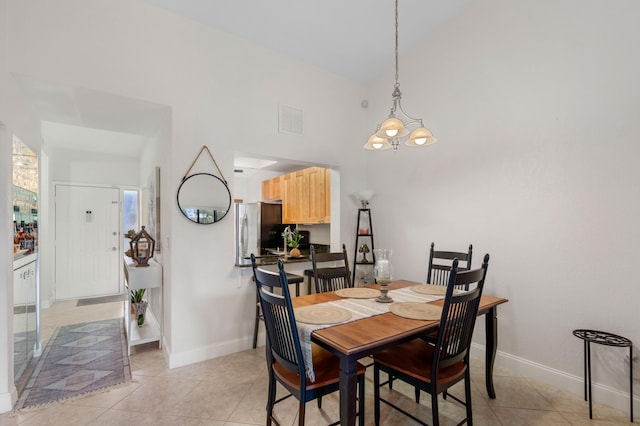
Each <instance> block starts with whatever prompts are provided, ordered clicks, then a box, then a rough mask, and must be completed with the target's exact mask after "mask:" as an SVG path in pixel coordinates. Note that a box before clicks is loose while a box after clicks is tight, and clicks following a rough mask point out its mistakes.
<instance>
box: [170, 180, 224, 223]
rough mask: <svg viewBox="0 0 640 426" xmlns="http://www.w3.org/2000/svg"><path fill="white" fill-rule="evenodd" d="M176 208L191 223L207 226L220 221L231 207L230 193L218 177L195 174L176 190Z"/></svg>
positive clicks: (183, 181)
mask: <svg viewBox="0 0 640 426" xmlns="http://www.w3.org/2000/svg"><path fill="white" fill-rule="evenodd" d="M177 200H178V208H179V209H180V211H181V212H182V214H183V215H184V217H186V218H187V219H189V220H190V221H191V222H194V223H199V224H203V225H208V224H211V223H216V222H218V221H220V220H222V218H223V217H225V216H226V215H227V213H228V212H229V208H230V207H231V192H230V191H229V187H228V186H227V184H226V183H225V182H224V181H223V180H222V179H220V178H219V177H218V176H214V175H212V174H209V173H195V174H193V175H190V176H187V177H186V178H185V179H183V180H182V183H181V184H180V187H179V188H178V195H177Z"/></svg>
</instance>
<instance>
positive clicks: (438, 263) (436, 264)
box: [427, 243, 473, 290]
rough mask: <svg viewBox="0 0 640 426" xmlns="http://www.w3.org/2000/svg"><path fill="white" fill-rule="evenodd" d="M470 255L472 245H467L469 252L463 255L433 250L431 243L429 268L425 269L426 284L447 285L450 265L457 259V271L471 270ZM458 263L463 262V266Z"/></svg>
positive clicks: (455, 252) (462, 253)
mask: <svg viewBox="0 0 640 426" xmlns="http://www.w3.org/2000/svg"><path fill="white" fill-rule="evenodd" d="M472 254H473V245H472V244H469V250H468V251H467V252H466V253H465V252H457V251H443V250H434V243H431V249H430V250H429V268H428V269H427V283H428V284H436V285H447V283H448V282H449V273H450V271H451V263H452V261H453V259H458V270H460V271H465V270H466V271H468V270H469V269H471V256H472ZM460 262H464V265H461V264H460ZM467 288H468V287H467ZM467 288H465V290H466V289H467Z"/></svg>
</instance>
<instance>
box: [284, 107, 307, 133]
mask: <svg viewBox="0 0 640 426" xmlns="http://www.w3.org/2000/svg"><path fill="white" fill-rule="evenodd" d="M278 121H279V126H278V129H279V131H280V133H288V134H290V135H299V136H302V110H301V109H298V108H294V107H291V106H288V105H280V114H279V120H278Z"/></svg>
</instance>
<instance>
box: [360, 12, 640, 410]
mask: <svg viewBox="0 0 640 426" xmlns="http://www.w3.org/2000/svg"><path fill="white" fill-rule="evenodd" d="M639 15H640V3H638V2H635V1H617V2H614V3H603V2H599V1H595V0H588V1H577V0H575V1H574V0H564V1H561V2H556V1H549V0H544V1H535V2H534V1H525V0H519V1H512V0H509V1H503V0H483V1H475V2H473V3H472V4H471V5H470V6H469V7H468V8H466V9H465V10H464V11H463V12H462V13H460V14H459V15H458V16H457V17H456V18H455V19H454V20H453V21H451V22H450V23H448V25H446V26H445V27H443V28H441V29H440V30H439V31H437V32H436V33H435V34H434V35H433V36H432V37H431V38H429V40H428V41H427V42H425V43H424V44H423V45H422V46H420V47H419V48H417V49H416V50H414V51H412V52H411V54H409V55H402V56H401V57H400V83H401V89H402V91H403V94H404V99H403V100H404V107H405V110H406V111H407V112H408V113H409V114H411V115H414V116H419V117H422V118H423V119H424V120H425V124H426V126H427V127H429V128H430V129H431V130H432V131H433V132H434V134H435V136H436V137H437V138H438V139H439V141H438V142H437V143H436V144H435V145H433V146H431V147H429V148H425V149H424V151H416V150H415V149H411V148H408V147H405V146H403V147H401V148H400V151H398V152H397V153H395V154H394V153H391V152H389V151H386V152H382V153H366V154H364V155H367V157H368V170H369V171H370V174H369V181H368V182H369V186H370V187H372V188H374V189H375V190H376V193H377V195H376V197H375V199H374V200H373V202H372V211H373V221H374V228H375V229H376V247H390V248H393V249H394V252H395V263H396V267H397V268H396V270H399V271H402V275H403V277H404V278H409V279H415V280H424V279H425V277H426V270H427V267H426V262H427V259H428V247H429V244H430V243H431V242H432V241H434V242H435V243H436V247H438V248H441V249H448V250H460V251H464V249H465V248H466V247H467V246H468V245H469V243H473V245H474V262H473V263H474V266H479V265H480V264H481V261H482V256H483V255H484V254H485V253H490V254H491V261H490V265H489V274H488V282H487V285H486V290H485V291H486V293H488V294H495V295H499V296H503V297H506V298H508V299H509V302H508V303H507V304H506V305H504V306H502V307H500V308H499V312H498V313H499V327H500V338H499V350H500V351H502V352H503V353H504V354H505V355H507V356H503V357H499V360H498V362H499V365H502V366H505V367H509V368H511V369H518V370H519V371H521V372H522V373H523V374H528V375H535V376H537V378H543V379H545V380H548V381H550V382H555V383H554V384H560V385H561V386H563V387H565V388H568V389H571V390H573V391H574V392H576V393H578V394H579V393H580V392H581V391H582V387H581V386H582V382H581V377H582V341H580V340H578V339H577V338H575V337H573V336H572V334H571V331H572V330H573V329H576V328H594V329H602V330H606V331H610V332H613V333H618V334H621V335H623V336H626V337H628V338H630V339H632V340H633V341H635V342H637V341H640V330H639V329H638V324H639V323H640V321H639V320H640V314H639V312H640V311H639V310H638V300H640V287H639V286H638V282H637V279H636V278H635V273H634V271H635V269H636V268H637V265H636V264H635V254H636V253H637V246H638V241H639V237H640V227H638V217H640V199H639V197H638V182H639V181H640V169H639V168H638V167H637V164H636V163H637V159H638V158H639V157H640V145H639V144H638V134H640V121H639V120H638V113H639V112H640V86H639V85H638V77H637V76H638V75H640V56H639V55H638V54H637V53H636V50H637V46H638V42H640V27H638V25H637V17H638V16H639ZM392 87H393V75H392V74H391V72H388V73H387V74H386V75H384V76H382V77H381V78H380V79H378V80H376V81H375V82H373V83H372V84H371V85H370V86H369V89H370V91H369V105H370V107H369V110H370V113H371V114H370V115H369V116H368V117H369V119H370V120H371V121H370V123H369V124H370V125H369V127H370V128H371V131H372V130H373V129H374V128H375V123H376V122H378V120H380V121H381V120H382V119H383V118H384V117H385V116H386V114H387V108H388V107H389V105H390V99H389V93H390V92H391V90H392ZM372 171H375V173H372ZM390 224H394V225H393V226H390ZM479 326H480V327H479V328H480V330H479V333H478V335H479V336H477V337H482V338H480V339H478V340H477V341H478V342H484V338H483V328H484V326H483V324H480V323H479ZM594 351H595V355H594V359H593V369H594V374H593V378H594V380H596V381H597V382H600V383H602V384H605V385H608V386H611V387H612V388H615V389H618V390H620V391H621V392H626V391H627V389H628V364H626V361H625V355H626V354H628V352H626V353H625V351H624V350H612V349H611V348H603V347H596V348H594ZM636 351H637V347H636ZM638 367H640V365H634V369H635V370H636V371H640V369H638ZM636 384H637V383H636ZM600 389H602V388H600ZM595 392H598V389H596V391H595ZM614 393H615V392H612V393H610V395H609V397H612V398H614V397H613V396H612V395H613V394H614ZM598 398H599V395H598V394H596V400H598ZM626 398H628V397H625V396H624V395H623V394H622V395H618V398H617V399H616V403H619V404H618V405H620V407H621V408H622V409H626V408H625V407H628V405H627V404H628V399H626ZM614 399H615V398H614ZM600 401H603V399H600Z"/></svg>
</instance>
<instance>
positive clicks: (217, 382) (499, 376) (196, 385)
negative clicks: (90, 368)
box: [0, 301, 637, 426]
mask: <svg viewBox="0 0 640 426" xmlns="http://www.w3.org/2000/svg"><path fill="white" fill-rule="evenodd" d="M75 303H76V302H75V301H66V302H59V303H55V304H54V305H53V306H52V307H51V309H47V310H43V311H42V324H43V330H42V336H43V339H44V341H45V342H46V341H47V340H48V339H49V337H50V336H51V335H52V333H53V331H54V330H55V328H56V327H57V326H59V325H66V324H75V323H81V322H87V321H93V320H98V319H107V318H115V317H118V316H121V315H122V303H104V304H100V305H90V306H83V307H76V306H75ZM472 367H473V368H472V380H473V385H472V386H473V395H472V400H473V413H474V421H475V424H476V425H481V426H482V425H491V426H493V425H503V426H507V425H508V426H511V425H541V426H543V425H544V426H547V425H607V426H612V425H627V424H629V418H628V414H627V413H626V412H622V411H618V410H614V409H612V408H610V407H607V406H604V405H601V404H598V403H594V419H593V420H591V421H590V420H589V415H588V405H587V403H586V402H585V401H583V399H582V398H581V397H580V396H576V395H573V394H570V393H567V392H564V391H560V390H557V389H554V388H552V387H549V386H546V385H544V384H541V383H538V382H535V381H533V380H530V379H525V378H519V377H513V376H510V375H509V374H507V373H506V372H504V371H501V370H500V369H497V371H496V372H495V373H496V375H495V385H496V393H497V395H498V397H497V399H495V400H491V399H489V398H488V397H487V396H486V390H485V389H484V365H482V363H481V362H480V361H476V360H474V362H473V363H472ZM369 370H372V369H369ZM131 373H132V376H133V380H131V381H130V382H127V383H125V384H122V385H119V386H116V387H115V388H112V389H110V390H106V391H103V392H98V393H95V394H92V395H88V396H84V397H76V398H74V399H70V400H66V401H63V402H57V403H54V404H50V405H48V406H45V407H43V408H40V409H33V410H29V411H21V412H16V413H7V414H2V415H0V426H3V425H25V426H26V425H38V426H40V425H65V426H71V425H110V426H112V425H131V424H135V425H212V426H214V425H215V426H222V425H225V426H241V425H245V426H246V425H263V424H265V403H266V393H267V374H266V363H265V360H264V347H259V348H257V349H255V350H246V351H244V352H241V353H238V354H233V355H229V356H225V357H222V358H217V359H213V360H209V361H205V362H201V363H198V364H193V365H189V366H186V367H181V368H176V369H173V370H169V369H168V368H167V367H166V365H165V361H164V356H163V354H162V352H161V351H160V350H158V349H157V344H151V345H147V346H143V347H139V349H137V350H135V353H132V355H131ZM365 386H366V394H367V395H366V407H367V408H366V415H365V418H366V424H367V425H372V424H374V422H373V382H372V371H367V381H366V385H365ZM462 389H463V388H462V387H460V388H459V389H458V391H457V392H456V393H455V394H456V395H457V394H461V392H460V390H462ZM280 390H282V389H280ZM382 392H383V393H385V394H387V396H388V397H390V398H392V399H394V400H396V401H400V402H401V403H402V405H403V406H404V407H405V408H407V409H408V410H411V411H413V412H417V413H418V417H420V418H423V419H425V420H427V422H428V423H430V422H431V421H430V418H431V417H430V416H431V411H430V398H429V396H428V395H426V394H423V396H422V398H421V404H420V405H416V404H415V403H414V402H413V389H412V388H409V387H408V386H403V385H402V384H401V383H399V382H396V383H395V384H394V390H393V391H389V390H388V389H387V388H383V389H382ZM454 392H455V391H454ZM403 394H404V395H403ZM462 395H463V393H462ZM440 401H441V403H439V406H440V414H441V416H440V421H441V422H442V423H443V424H445V425H450V424H455V423H456V422H457V420H456V419H460V418H462V417H463V409H462V408H461V406H459V405H458V404H457V403H455V402H449V401H451V400H448V401H442V400H440ZM322 406H323V408H322V410H319V409H318V408H317V404H316V403H315V402H310V403H308V404H307V409H306V410H307V416H306V417H307V418H306V424H307V425H326V424H329V423H331V422H333V421H335V420H337V419H338V418H339V414H338V395H337V393H336V394H333V395H330V396H329V397H325V398H323V403H322ZM297 411H298V406H297V401H296V400H294V399H293V398H289V399H287V400H285V401H284V402H281V403H280V404H278V405H276V409H275V413H276V417H277V419H278V420H279V422H280V424H281V425H283V426H284V425H293V424H297V420H298V419H297ZM381 412H382V422H381V423H382V424H383V425H412V424H414V422H413V421H412V420H410V419H408V418H406V417H404V416H402V415H400V414H399V413H396V412H394V411H392V409H391V408H389V407H387V406H385V405H384V404H383V405H382V406H381ZM636 420H637V419H636Z"/></svg>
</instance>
